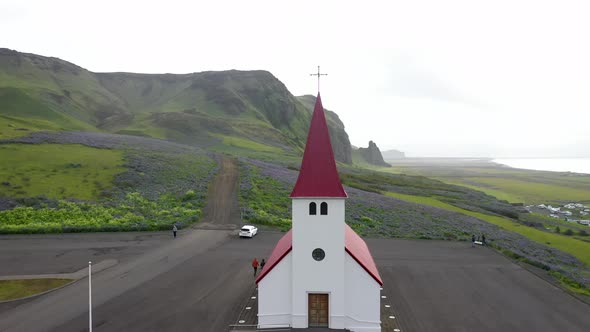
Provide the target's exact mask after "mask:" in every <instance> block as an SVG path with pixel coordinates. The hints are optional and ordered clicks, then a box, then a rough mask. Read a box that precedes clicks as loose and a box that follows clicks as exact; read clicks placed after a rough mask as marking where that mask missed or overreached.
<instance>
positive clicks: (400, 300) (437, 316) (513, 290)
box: [368, 239, 590, 332]
mask: <svg viewBox="0 0 590 332" xmlns="http://www.w3.org/2000/svg"><path fill="white" fill-rule="evenodd" d="M368 244H369V246H370V248H371V250H372V251H373V255H374V257H375V259H376V263H377V265H378V266H379V271H380V273H381V276H382V278H383V281H384V286H383V288H384V289H383V294H384V295H386V296H387V298H388V299H389V300H390V305H391V307H392V309H393V312H394V316H395V317H396V320H398V324H399V325H398V326H399V327H400V329H401V330H402V331H436V332H444V331H449V332H455V331H466V332H467V331H478V332H481V331H548V332H552V331H568V332H570V331H571V332H573V331H580V332H582V331H590V306H589V305H587V304H585V303H582V302H581V301H579V300H578V299H576V298H574V297H572V296H571V295H569V294H567V293H565V292H564V291H562V290H561V289H559V288H557V287H555V286H553V285H551V284H549V283H548V282H547V281H545V280H542V279H540V278H539V277H537V276H536V275H534V274H532V273H530V272H529V271H527V270H525V269H523V268H522V267H520V266H518V265H516V264H514V263H512V262H511V261H510V260H508V259H507V258H505V257H503V256H500V255H499V254H497V253H495V252H494V251H492V250H491V249H488V248H482V247H477V248H471V247H470V244H466V243H460V242H445V241H418V240H415V241H410V240H385V239H383V240H378V239H374V240H369V241H368Z"/></svg>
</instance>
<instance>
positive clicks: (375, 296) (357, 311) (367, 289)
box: [344, 253, 381, 332]
mask: <svg viewBox="0 0 590 332" xmlns="http://www.w3.org/2000/svg"><path fill="white" fill-rule="evenodd" d="M344 280H345V289H346V295H345V297H346V299H345V303H346V304H345V306H346V316H347V318H346V328H347V329H349V330H351V331H354V332H381V311H380V310H381V285H379V283H377V282H376V281H375V279H373V277H371V275H370V274H369V273H367V271H365V270H364V269H363V267H362V266H360V265H359V264H358V263H357V262H356V261H355V260H354V258H352V257H351V256H350V255H349V254H348V253H346V273H345V278H344Z"/></svg>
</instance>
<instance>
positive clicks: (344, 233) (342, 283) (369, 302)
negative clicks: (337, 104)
mask: <svg viewBox="0 0 590 332" xmlns="http://www.w3.org/2000/svg"><path fill="white" fill-rule="evenodd" d="M347 197H348V195H347V193H346V191H344V188H343V187H342V183H341V182H340V178H339V176H338V170H337V169H336V161H335V159H334V152H333V150H332V145H331V142H330V135H329V132H328V126H327V123H326V118H325V115H324V108H323V106H322V101H321V98H320V95H319V93H318V97H317V100H316V104H315V107H314V111H313V115H312V119H311V125H310V128H309V133H308V136H307V144H306V146H305V152H304V154H303V160H302V162H301V168H300V172H299V177H298V178H297V182H296V184H295V187H294V188H293V192H292V193H291V198H292V225H293V226H292V228H291V230H290V231H289V232H287V233H286V234H285V235H284V236H283V237H282V238H281V239H280V240H279V241H278V243H277V244H276V246H275V248H274V249H273V251H272V253H271V255H270V257H269V259H268V262H267V264H266V266H265V267H264V269H263V270H262V272H261V273H260V275H259V276H258V278H257V279H256V283H257V284H258V328H259V329H270V328H278V327H293V328H308V327H326V328H330V329H348V330H350V331H355V332H377V331H381V317H380V309H381V308H380V289H381V286H382V285H383V282H382V280H381V276H380V275H379V271H378V270H377V266H376V265H375V261H374V260H373V257H372V255H371V252H370V251H369V248H368V247H367V244H366V243H365V241H364V240H363V239H362V238H361V237H360V236H359V235H358V234H356V233H355V232H354V231H353V230H352V228H350V227H349V226H348V225H346V223H345V222H344V218H345V213H344V212H345V200H346V198H347Z"/></svg>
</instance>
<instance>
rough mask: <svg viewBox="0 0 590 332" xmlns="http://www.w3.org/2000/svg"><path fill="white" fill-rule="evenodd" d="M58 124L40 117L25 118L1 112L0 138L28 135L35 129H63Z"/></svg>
mask: <svg viewBox="0 0 590 332" xmlns="http://www.w3.org/2000/svg"><path fill="white" fill-rule="evenodd" d="M61 129H62V128H61V127H60V126H58V125H57V124H55V123H53V122H50V121H47V120H40V119H33V118H30V119H24V118H19V117H14V116H7V115H1V114H0V139H5V138H13V137H20V136H26V135H28V134H30V133H31V132H34V131H40V130H61Z"/></svg>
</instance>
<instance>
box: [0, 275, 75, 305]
mask: <svg viewBox="0 0 590 332" xmlns="http://www.w3.org/2000/svg"><path fill="white" fill-rule="evenodd" d="M71 281H72V280H71V279H17V280H0V301H8V300H16V299H20V298H23V297H27V296H31V295H35V294H39V293H43V292H46V291H48V290H50V289H54V288H57V287H60V286H63V285H65V284H67V283H69V282H71Z"/></svg>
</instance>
